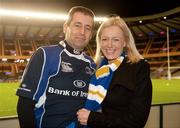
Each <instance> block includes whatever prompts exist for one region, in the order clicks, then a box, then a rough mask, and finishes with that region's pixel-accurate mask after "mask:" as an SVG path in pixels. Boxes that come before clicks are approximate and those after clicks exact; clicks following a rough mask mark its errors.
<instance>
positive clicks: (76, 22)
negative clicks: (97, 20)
mask: <svg viewBox="0 0 180 128" xmlns="http://www.w3.org/2000/svg"><path fill="white" fill-rule="evenodd" d="M93 22H94V21H93V18H92V17H91V16H89V15H84V14H83V13H81V12H76V13H74V15H73V18H72V21H71V23H70V25H69V26H68V25H67V24H64V32H65V40H66V41H67V42H68V44H69V45H70V46H71V47H72V48H74V49H77V50H83V49H84V48H85V47H86V46H87V44H88V43H89V41H90V39H91V37H92V27H93Z"/></svg>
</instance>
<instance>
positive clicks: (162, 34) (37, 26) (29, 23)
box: [0, 7, 180, 81]
mask: <svg viewBox="0 0 180 128" xmlns="http://www.w3.org/2000/svg"><path fill="white" fill-rule="evenodd" d="M165 17H166V18H165ZM124 19H125V21H126V22H127V24H128V25H129V27H130V29H131V31H132V33H133V35H134V37H135V40H136V46H137V48H138V50H139V51H140V53H141V54H142V55H143V56H144V57H145V58H146V59H147V60H148V61H149V63H150V65H151V76H152V78H167V69H168V68H167V67H168V63H167V51H168V49H167V42H169V57H170V71H171V76H172V77H174V78H177V77H178V78H179V77H180V7H177V8H174V9H172V10H170V11H167V12H163V13H159V14H156V15H149V16H142V17H131V18H124ZM99 24H100V23H99V22H96V25H95V26H96V27H95V31H96V30H97V28H98V26H99ZM62 25H63V21H56V20H47V21H46V22H44V20H42V19H29V18H27V17H18V18H17V17H10V16H1V21H0V76H1V77H0V81H14V80H17V79H20V78H21V76H22V73H23V70H24V68H25V66H26V64H27V63H28V61H29V58H30V56H31V55H32V54H33V52H34V51H35V50H36V49H37V48H38V47H40V46H44V45H49V44H56V43H58V42H59V41H60V40H63V39H64V34H63V31H62ZM167 30H168V32H167ZM167 33H168V35H167ZM167 36H169V40H168V39H167ZM95 49H96V47H95V34H94V36H93V40H92V41H91V42H90V44H89V45H88V47H87V48H86V52H87V54H89V55H91V56H94V54H95Z"/></svg>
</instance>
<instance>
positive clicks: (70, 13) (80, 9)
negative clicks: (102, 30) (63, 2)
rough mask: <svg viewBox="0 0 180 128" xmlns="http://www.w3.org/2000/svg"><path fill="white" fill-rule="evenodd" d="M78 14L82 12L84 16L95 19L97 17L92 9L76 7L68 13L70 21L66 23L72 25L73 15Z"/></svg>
mask: <svg viewBox="0 0 180 128" xmlns="http://www.w3.org/2000/svg"><path fill="white" fill-rule="evenodd" d="M76 12H81V13H83V14H84V15H88V16H90V17H92V18H93V19H94V17H95V15H94V12H93V11H92V10H91V9H89V8H86V7H83V6H75V7H72V8H71V9H70V10H69V12H68V19H67V21H66V23H67V25H70V23H71V21H72V19H73V15H74V13H76Z"/></svg>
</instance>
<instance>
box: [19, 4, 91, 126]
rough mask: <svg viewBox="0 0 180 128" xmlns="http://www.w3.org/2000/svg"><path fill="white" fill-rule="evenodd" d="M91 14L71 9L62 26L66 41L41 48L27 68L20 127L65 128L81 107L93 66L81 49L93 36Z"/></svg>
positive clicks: (21, 85) (20, 98)
mask: <svg viewBox="0 0 180 128" xmlns="http://www.w3.org/2000/svg"><path fill="white" fill-rule="evenodd" d="M93 25H94V13H93V12H92V11H91V10H90V9H88V8H85V7H81V6H77V7H73V8H72V9H71V10H70V11H69V18H68V19H67V21H66V22H65V23H64V26H63V30H64V33H65V40H64V41H61V42H60V43H59V44H58V45H53V46H46V47H40V48H39V49H38V50H37V51H36V52H35V53H34V54H33V56H32V57H31V60H30V62H29V64H28V65H27V67H26V69H25V71H24V74H23V78H22V81H21V84H20V87H19V89H18V90H17V95H18V96H19V100H18V104H17V113H18V118H19V123H20V127H21V128H35V127H36V128H65V127H67V126H69V125H71V124H72V123H71V122H73V121H74V122H75V121H76V120H77V119H76V111H77V110H78V109H80V108H82V107H83V105H84V102H85V100H86V97H87V91H88V84H89V80H90V77H91V76H92V74H93V73H94V70H95V63H94V62H93V60H92V59H91V58H90V57H89V56H87V55H85V53H84V52H83V50H84V48H85V47H86V46H87V44H88V43H89V41H90V39H91V37H92V29H93Z"/></svg>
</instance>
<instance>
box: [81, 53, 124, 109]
mask: <svg viewBox="0 0 180 128" xmlns="http://www.w3.org/2000/svg"><path fill="white" fill-rule="evenodd" d="M123 59H124V57H123V56H120V57H118V58H117V59H116V60H114V61H113V62H112V63H110V64H108V63H107V60H106V59H103V61H102V64H101V65H102V66H101V67H100V68H99V69H98V70H97V71H96V73H95V74H94V75H93V76H92V78H91V81H90V84H89V91H88V97H87V101H86V104H85V106H84V108H86V109H88V110H91V111H97V110H98V109H100V108H101V103H102V101H103V100H104V98H105V96H106V93H107V89H108V87H109V85H110V82H111V80H112V77H113V73H114V71H115V70H116V69H117V68H118V67H119V66H120V64H121V63H122V61H123Z"/></svg>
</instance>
